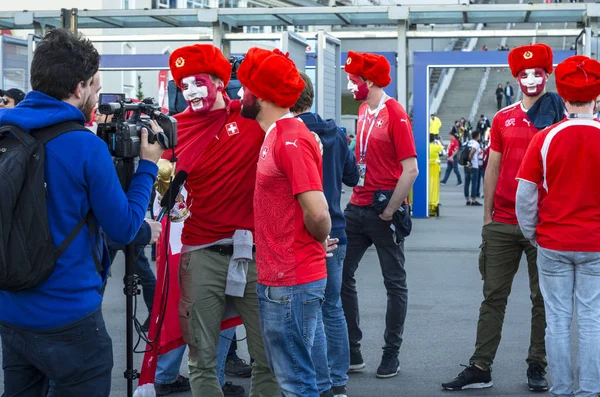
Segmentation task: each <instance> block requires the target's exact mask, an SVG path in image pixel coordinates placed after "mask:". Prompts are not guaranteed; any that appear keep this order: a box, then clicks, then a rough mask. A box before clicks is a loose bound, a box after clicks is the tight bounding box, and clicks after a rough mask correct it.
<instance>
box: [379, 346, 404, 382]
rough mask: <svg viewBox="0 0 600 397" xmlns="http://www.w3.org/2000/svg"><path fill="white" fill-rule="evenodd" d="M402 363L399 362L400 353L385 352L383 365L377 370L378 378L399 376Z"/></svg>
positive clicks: (382, 359) (382, 360)
mask: <svg viewBox="0 0 600 397" xmlns="http://www.w3.org/2000/svg"><path fill="white" fill-rule="evenodd" d="M399 368H400V361H398V353H388V352H384V353H383V357H382V358H381V364H379V368H377V375H376V376H377V377H378V378H393V377H394V376H396V375H398V369H399Z"/></svg>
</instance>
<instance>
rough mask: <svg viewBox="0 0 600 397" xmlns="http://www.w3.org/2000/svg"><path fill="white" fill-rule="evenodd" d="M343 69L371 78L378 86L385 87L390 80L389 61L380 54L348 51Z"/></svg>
mask: <svg viewBox="0 0 600 397" xmlns="http://www.w3.org/2000/svg"><path fill="white" fill-rule="evenodd" d="M344 70H345V71H346V73H350V74H354V75H356V76H360V77H362V78H364V79H367V80H371V81H372V82H373V83H374V84H375V85H378V86H379V87H387V86H388V85H389V84H390V83H391V82H392V78H391V77H390V63H389V62H388V60H387V59H385V57H384V56H382V55H376V54H369V53H363V54H361V53H358V52H354V51H348V59H346V66H344Z"/></svg>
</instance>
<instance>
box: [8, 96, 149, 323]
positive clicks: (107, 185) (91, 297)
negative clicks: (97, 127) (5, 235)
mask: <svg viewBox="0 0 600 397" xmlns="http://www.w3.org/2000/svg"><path fill="white" fill-rule="evenodd" d="M71 120H72V121H77V122H80V123H81V124H82V125H83V123H85V117H84V116H83V114H82V113H81V111H80V110H79V109H77V108H76V107H74V106H72V105H70V104H68V103H66V102H62V101H59V100H56V99H54V98H52V97H50V96H48V95H45V94H43V93H41V92H37V91H32V92H30V93H29V94H27V96H26V97H25V99H24V100H23V101H22V102H21V103H19V105H18V106H17V107H15V108H14V109H7V110H5V111H3V112H0V126H1V125H6V124H14V125H18V126H20V127H21V128H23V129H24V130H26V131H30V130H32V129H38V128H44V127H47V126H50V125H53V124H56V123H60V122H63V121H71ZM157 172H158V168H157V166H156V164H153V163H152V162H150V161H144V160H141V161H140V163H139V167H138V169H137V172H136V174H135V175H134V177H133V180H132V182H131V187H130V188H129V191H128V192H127V195H125V193H123V190H122V188H121V183H120V182H119V179H118V177H117V174H116V172H115V167H114V165H113V161H112V158H111V156H110V153H109V151H108V148H107V146H106V144H105V143H104V142H103V141H102V140H101V139H100V138H98V137H96V136H95V135H94V134H92V133H91V132H89V131H83V130H82V131H72V132H68V133H65V134H63V135H61V136H59V137H58V138H55V139H53V140H52V141H50V142H49V143H48V144H47V145H46V160H45V178H46V183H47V190H48V195H47V198H46V204H47V207H48V222H49V225H50V234H51V236H52V242H53V244H54V246H55V247H56V246H58V245H60V244H61V243H62V241H63V240H64V239H65V237H66V236H67V235H68V234H69V233H70V232H71V231H72V230H73V228H74V227H75V225H77V223H79V221H80V220H81V219H83V218H84V217H85V215H86V214H87V213H88V211H89V210H90V209H91V210H92V213H93V217H94V218H95V220H96V224H97V225H98V226H100V227H102V229H103V230H104V232H105V233H106V234H107V235H108V236H110V238H112V239H113V240H114V241H116V242H118V243H121V244H127V243H129V242H130V241H131V240H133V238H134V237H135V235H136V234H137V232H138V229H139V228H140V226H141V224H142V222H143V221H144V217H145V214H146V210H147V208H148V202H149V201H150V192H151V189H152V184H153V182H154V179H155V177H156V174H157ZM96 235H97V236H98V239H97V241H94V244H95V246H97V247H103V249H101V250H100V255H101V261H102V265H103V267H104V272H103V274H99V273H98V271H97V270H96V267H95V265H94V260H93V256H92V241H91V237H90V230H89V228H88V227H87V225H86V226H84V227H83V229H82V230H81V232H80V233H79V235H78V236H77V237H76V238H75V240H74V241H73V243H72V244H71V245H70V246H69V248H68V249H67V250H66V252H65V253H64V254H63V255H62V256H61V257H60V259H59V260H58V261H57V262H56V265H55V268H54V272H53V273H52V275H51V276H50V278H48V280H46V281H45V282H44V283H42V284H40V285H38V286H37V287H34V288H31V289H29V290H25V291H20V292H5V291H0V308H2V309H1V310H0V322H3V323H7V324H11V325H14V326H17V327H23V328H28V329H33V330H49V329H52V328H56V327H62V326H65V325H67V324H69V323H72V322H74V321H77V320H79V319H81V318H83V317H85V316H86V315H88V314H90V313H92V312H94V311H96V310H97V309H99V308H100V304H101V303H102V296H101V295H100V290H101V287H102V285H103V283H104V281H105V279H106V274H107V271H108V268H109V266H110V258H109V255H108V251H107V250H106V247H105V245H104V244H103V242H102V239H101V237H100V235H101V234H100V232H99V230H98V231H96Z"/></svg>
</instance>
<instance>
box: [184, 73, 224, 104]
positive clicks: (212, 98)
mask: <svg viewBox="0 0 600 397" xmlns="http://www.w3.org/2000/svg"><path fill="white" fill-rule="evenodd" d="M222 89H223V87H221V86H220V85H219V86H217V85H216V84H215V83H214V82H213V81H212V79H211V78H210V76H209V75H208V74H206V73H202V74H197V75H195V76H188V77H186V78H184V79H182V80H181V90H182V92H183V97H184V98H185V100H186V101H187V103H188V105H189V106H190V107H191V108H192V110H193V111H194V112H196V113H201V114H202V113H208V112H210V111H211V110H212V108H213V106H214V105H215V102H216V100H217V92H219V91H221V90H222Z"/></svg>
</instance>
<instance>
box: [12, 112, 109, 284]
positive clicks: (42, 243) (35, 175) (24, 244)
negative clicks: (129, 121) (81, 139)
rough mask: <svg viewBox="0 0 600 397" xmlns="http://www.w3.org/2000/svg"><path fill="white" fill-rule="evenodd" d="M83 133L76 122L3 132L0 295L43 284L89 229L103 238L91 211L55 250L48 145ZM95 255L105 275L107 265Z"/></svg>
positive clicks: (99, 268)
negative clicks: (49, 203) (50, 217)
mask: <svg viewBox="0 0 600 397" xmlns="http://www.w3.org/2000/svg"><path fill="white" fill-rule="evenodd" d="M81 130H85V128H84V127H83V126H82V125H81V124H78V123H76V122H74V121H68V122H64V123H59V124H55V125H53V126H50V127H48V128H44V129H40V130H34V131H32V132H31V134H29V133H27V132H26V131H24V130H22V129H21V128H19V127H17V126H14V125H6V126H3V127H0V192H2V197H0V290H4V291H20V290H25V289H29V288H32V287H35V286H37V285H39V284H41V283H43V282H44V281H46V279H48V277H50V275H51V274H52V271H53V270H54V264H55V262H56V261H57V260H58V258H60V256H61V255H62V254H63V253H64V252H65V251H66V249H67V248H68V247H69V245H70V244H71V243H72V242H73V240H75V237H77V235H78V234H79V232H80V231H81V229H82V228H83V226H84V225H85V224H86V223H87V224H88V226H89V228H90V233H92V234H93V233H95V232H97V228H96V226H95V222H94V220H93V216H92V215H91V210H90V212H88V214H87V215H86V216H85V217H84V218H83V219H82V220H81V221H80V222H79V223H78V224H77V226H76V227H75V228H74V229H73V231H71V233H70V234H69V235H68V236H67V237H66V238H65V240H64V241H63V242H62V244H60V246H59V247H58V248H54V246H53V245H52V238H51V235H50V228H49V225H48V212H47V208H46V196H47V193H46V186H47V185H46V181H45V177H44V160H45V157H46V148H45V144H46V143H47V142H49V141H50V140H52V139H54V138H56V137H58V136H60V135H62V134H64V133H66V132H69V131H81ZM90 133H91V132H90ZM92 241H95V240H94V239H92ZM92 251H93V252H94V262H95V263H96V268H97V270H98V271H99V272H101V271H102V265H101V264H100V261H99V260H98V257H97V255H96V252H95V251H94V250H93V249H92Z"/></svg>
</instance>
